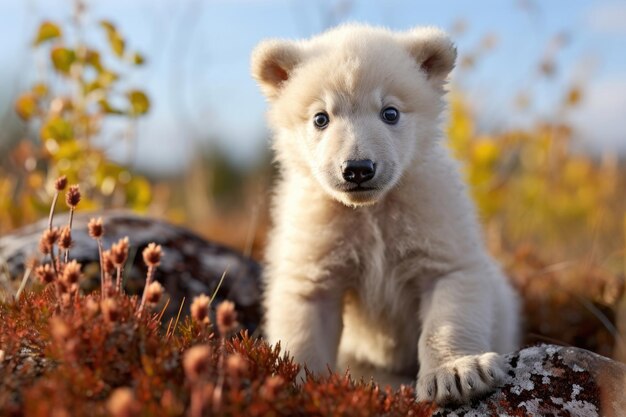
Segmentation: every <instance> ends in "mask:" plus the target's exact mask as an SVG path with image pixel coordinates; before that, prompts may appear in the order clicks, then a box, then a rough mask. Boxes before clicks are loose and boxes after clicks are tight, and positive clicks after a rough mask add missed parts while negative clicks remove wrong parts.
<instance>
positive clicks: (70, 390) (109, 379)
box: [0, 286, 433, 417]
mask: <svg viewBox="0 0 626 417" xmlns="http://www.w3.org/2000/svg"><path fill="white" fill-rule="evenodd" d="M109 304H115V306H114V308H112V306H111V305H109ZM195 345H202V346H206V347H207V349H204V352H205V354H206V355H208V357H207V358H205V359H208V360H206V361H205V363H203V364H202V366H197V367H195V368H194V369H195V370H196V371H197V373H198V374H197V375H195V376H194V377H193V378H192V377H187V378H186V377H185V370H184V368H183V358H185V354H186V351H187V350H189V348H190V347H192V346H195ZM0 346H1V347H2V352H1V353H0V415H3V416H13V415H14V416H22V415H23V416H53V415H54V416H89V417H96V416H105V415H119V416H123V415H128V413H129V412H131V411H132V414H130V415H155V416H182V415H188V414H189V405H190V400H191V392H192V391H194V392H200V398H201V404H200V406H201V409H202V410H203V413H204V414H205V415H206V414H211V412H212V411H215V412H217V414H220V415H235V416H237V415H241V416H243V415H245V416H266V415H289V416H291V415H344V416H371V415H387V416H395V415H397V416H406V415H413V416H429V415H431V413H432V410H433V408H432V407H431V406H430V405H426V404H417V403H416V402H415V400H414V392H413V390H412V389H411V388H403V389H400V390H399V391H392V390H391V389H382V388H379V387H378V386H376V385H374V384H372V383H368V382H364V381H360V382H355V381H353V380H352V379H351V378H350V377H349V376H347V375H345V376H343V375H338V374H329V375H327V376H324V377H312V376H308V377H307V378H306V381H304V382H302V381H299V379H298V373H299V371H300V367H299V366H298V365H297V364H294V363H293V362H292V360H291V359H290V358H289V357H287V356H286V355H285V354H283V353H281V350H280V346H274V347H271V346H269V345H268V344H267V343H265V342H264V341H262V340H258V339H253V338H251V337H249V336H248V335H247V334H246V333H245V332H242V333H241V334H240V335H238V336H236V337H233V338H231V339H222V338H219V337H215V336H214V335H213V334H212V333H211V330H210V328H209V327H207V325H206V323H203V322H201V323H198V322H194V321H193V320H192V319H190V318H187V319H185V320H183V321H182V322H181V323H180V324H179V326H178V327H177V328H176V329H175V331H173V332H170V333H169V334H168V333H166V332H165V331H164V330H163V329H162V327H161V323H159V321H158V314H141V315H138V314H137V298H136V297H128V296H126V295H122V294H117V295H114V296H113V297H110V298H105V300H104V301H100V297H99V295H98V294H93V295H87V296H80V295H79V296H77V297H74V298H72V299H71V300H70V301H68V299H67V298H61V299H59V298H57V295H56V292H55V291H54V288H53V287H52V286H47V287H46V288H45V289H43V290H42V291H38V292H30V293H26V294H24V296H23V297H22V298H21V299H20V300H19V301H17V302H12V303H4V304H0ZM2 357H3V358H2ZM191 359H194V358H191ZM200 360H202V358H200ZM220 383H221V384H222V385H221V388H220V395H219V396H216V395H214V392H215V390H216V387H218V384H220ZM120 389H121V390H120ZM129 394H132V395H129Z"/></svg>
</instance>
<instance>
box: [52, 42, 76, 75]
mask: <svg viewBox="0 0 626 417" xmlns="http://www.w3.org/2000/svg"><path fill="white" fill-rule="evenodd" d="M50 59H51V60H52V64H53V65H54V68H56V69H57V70H58V71H59V72H61V73H64V74H68V73H69V72H70V68H71V67H72V64H73V63H74V62H75V61H76V52H74V51H73V50H72V49H68V48H63V47H61V46H57V47H56V48H53V49H52V51H50Z"/></svg>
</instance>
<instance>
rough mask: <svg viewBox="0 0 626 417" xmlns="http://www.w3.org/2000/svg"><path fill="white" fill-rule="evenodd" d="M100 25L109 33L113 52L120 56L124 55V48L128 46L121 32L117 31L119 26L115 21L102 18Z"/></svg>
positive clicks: (108, 36)
mask: <svg viewBox="0 0 626 417" xmlns="http://www.w3.org/2000/svg"><path fill="white" fill-rule="evenodd" d="M100 26H102V28H104V30H105V31H106V33H107V38H108V39H109V46H110V47H111V49H112V50H113V53H115V55H117V56H118V57H120V58H121V57H122V56H124V49H125V46H126V42H125V41H124V38H123V37H122V35H120V33H119V32H118V31H117V28H116V27H115V25H114V24H113V23H111V22H110V21H108V20H101V21H100Z"/></svg>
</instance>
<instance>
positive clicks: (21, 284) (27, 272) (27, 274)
mask: <svg viewBox="0 0 626 417" xmlns="http://www.w3.org/2000/svg"><path fill="white" fill-rule="evenodd" d="M31 272H33V268H32V267H28V268H26V271H25V272H24V278H22V282H21V283H20V287H19V288H18V289H17V292H16V293H15V300H16V301H17V300H19V299H20V295H22V291H24V288H26V283H27V282H28V278H29V277H30V274H31Z"/></svg>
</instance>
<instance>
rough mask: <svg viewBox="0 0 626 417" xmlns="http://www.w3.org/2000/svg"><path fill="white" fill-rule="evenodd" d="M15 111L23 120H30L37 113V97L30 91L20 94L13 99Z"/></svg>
mask: <svg viewBox="0 0 626 417" xmlns="http://www.w3.org/2000/svg"><path fill="white" fill-rule="evenodd" d="M15 111H16V112H17V114H18V116H20V117H21V118H22V119H23V120H30V118H31V117H33V116H34V115H35V114H36V113H37V98H36V97H35V95H34V94H32V93H26V94H23V95H21V96H20V97H19V98H18V99H17V100H16V101H15Z"/></svg>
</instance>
